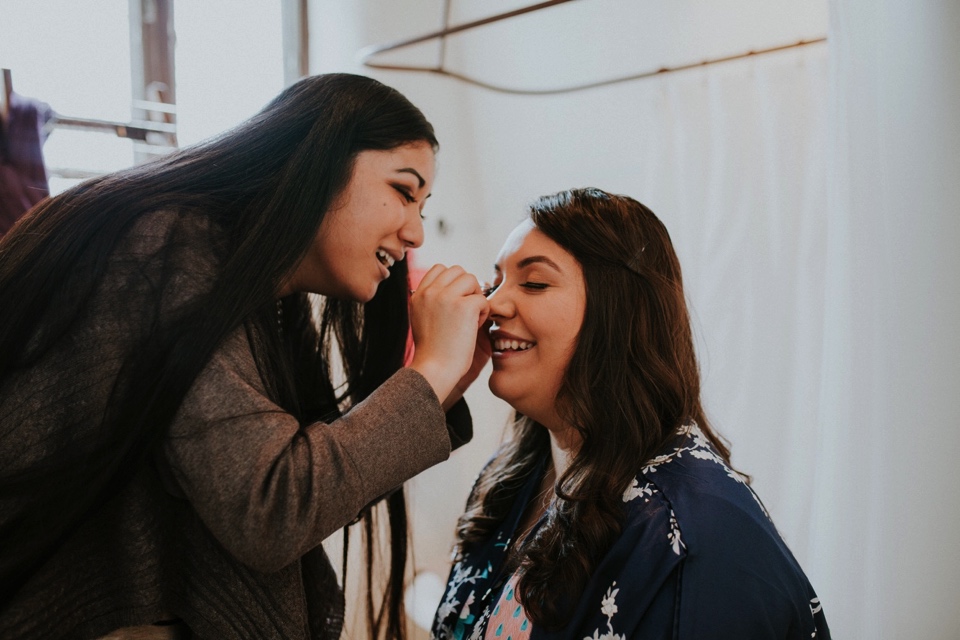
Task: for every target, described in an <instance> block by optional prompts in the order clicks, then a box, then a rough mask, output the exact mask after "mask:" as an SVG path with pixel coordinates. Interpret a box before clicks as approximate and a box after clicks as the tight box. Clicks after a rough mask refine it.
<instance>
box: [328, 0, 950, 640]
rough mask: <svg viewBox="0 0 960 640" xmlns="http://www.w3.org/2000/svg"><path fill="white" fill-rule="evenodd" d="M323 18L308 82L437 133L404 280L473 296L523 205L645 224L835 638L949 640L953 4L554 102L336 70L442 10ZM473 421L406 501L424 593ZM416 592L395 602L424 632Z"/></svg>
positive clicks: (839, 0) (916, 3)
mask: <svg viewBox="0 0 960 640" xmlns="http://www.w3.org/2000/svg"><path fill="white" fill-rule="evenodd" d="M316 4H317V5H318V6H319V7H320V8H321V9H323V8H328V9H329V8H330V7H331V3H330V2H329V1H327V0H323V1H321V0H316ZM577 4H578V5H579V3H577ZM747 4H748V3H746V2H745V3H744V5H745V8H744V12H743V15H742V16H741V18H744V17H745V16H746V15H751V16H752V15H755V14H754V13H753V12H751V11H750V10H749V7H748V6H746V5H747ZM336 6H337V8H336V10H335V12H336V11H339V12H340V14H350V15H349V16H346V15H340V14H336V15H338V16H340V17H341V18H344V19H343V20H340V19H338V20H336V21H330V20H327V21H323V20H322V19H321V18H320V17H317V18H315V20H316V23H315V24H313V25H312V27H313V28H314V32H315V33H316V34H317V36H318V38H317V40H316V42H319V43H320V44H319V45H316V47H317V48H316V49H315V51H314V56H315V64H314V67H313V68H314V70H315V71H327V70H349V71H357V72H360V73H366V74H369V75H375V76H377V77H380V78H381V79H382V80H384V81H385V82H387V83H388V84H391V85H393V86H395V87H397V88H398V89H400V90H401V91H402V92H404V93H405V94H406V95H407V96H408V97H410V98H411V99H412V100H413V102H414V103H416V104H417V105H418V106H420V107H421V108H422V109H423V110H424V112H425V113H426V114H427V116H428V117H429V118H430V119H431V120H432V121H433V122H434V124H435V125H436V126H437V131H438V135H439V137H440V140H441V145H442V148H441V153H440V168H439V174H438V180H437V184H436V186H435V189H434V198H432V199H431V203H430V205H429V206H428V209H427V215H428V223H427V225H428V226H427V243H426V245H425V246H424V247H423V249H421V250H420V251H418V255H417V258H418V261H419V262H420V264H429V263H432V262H435V261H436V262H444V263H446V264H450V263H460V264H463V265H464V266H466V267H467V268H468V269H471V270H473V271H475V272H477V273H478V274H479V275H480V276H481V278H483V277H485V276H486V275H488V273H489V265H490V263H491V261H492V259H493V257H494V256H495V254H496V252H497V250H498V249H499V246H500V243H501V242H502V241H503V239H504V238H505V237H506V235H507V233H508V232H509V230H510V229H511V228H512V226H513V225H514V224H515V223H516V221H517V220H518V219H519V218H520V216H522V213H523V206H524V204H525V203H526V202H528V201H529V200H531V199H532V198H534V197H536V196H538V195H541V194H544V193H549V192H553V191H557V190H559V189H564V188H569V187H576V186H587V185H592V186H597V187H600V188H604V189H607V190H610V191H614V192H619V193H625V194H629V195H632V196H634V197H636V198H637V199H639V200H641V201H642V202H644V203H645V204H647V205H649V206H650V207H651V208H652V209H653V210H654V211H655V212H656V213H657V214H658V215H659V216H660V217H661V218H662V219H663V220H664V222H665V223H666V225H667V227H668V229H669V230H670V232H671V235H672V237H673V240H674V244H675V245H676V247H677V249H678V252H679V254H680V259H681V263H682V265H683V268H684V277H685V284H686V287H687V293H688V298H689V301H690V306H691V311H692V313H693V322H694V329H695V333H696V336H697V343H698V349H699V353H700V357H701V366H702V369H703V378H704V397H705V402H706V405H707V411H708V414H709V415H710V416H711V418H712V419H713V422H714V426H715V427H716V428H717V429H718V430H719V431H720V432H721V433H722V434H724V435H725V436H726V437H727V438H728V439H729V440H730V441H731V444H732V451H733V459H734V464H735V465H736V466H737V467H738V468H740V469H741V470H742V471H744V472H746V473H748V474H751V475H752V476H753V478H754V486H755V487H756V488H757V490H758V492H759V493H760V495H761V497H762V498H763V500H764V502H765V504H766V505H767V507H768V508H769V510H770V512H771V514H772V516H773V518H774V520H775V522H776V524H777V526H778V528H779V529H780V531H781V532H782V534H783V536H784V538H785V539H786V540H787V542H788V544H789V545H790V547H791V548H792V549H793V551H794V553H795V555H796V556H797V557H798V559H799V560H800V563H801V564H802V565H803V566H804V568H805V569H806V571H807V574H808V575H809V577H810V579H811V581H812V583H813V585H814V587H815V588H816V589H817V591H818V592H819V594H820V596H821V599H822V601H823V603H824V607H825V611H826V614H827V619H828V621H829V622H830V625H831V628H832V630H833V632H834V637H835V638H852V639H853V638H855V639H867V638H869V639H875V638H881V639H893V638H924V639H928V638H934V639H939V638H944V639H946V638H960V606H957V605H960V588H958V587H960V544H958V543H957V542H956V540H957V539H958V538H960V490H958V486H960V473H958V472H957V468H958V465H957V463H956V462H955V458H956V457H957V455H958V454H960V399H958V398H960V394H958V390H960V365H958V363H960V340H958V339H957V337H956V332H957V331H958V330H960V253H958V247H960V206H958V204H957V203H960V66H958V63H960V44H958V43H960V2H957V1H956V0H939V1H935V0H831V2H830V25H829V41H828V43H827V44H818V45H811V46H808V47H803V48H797V49H792V50H788V51H784V52H781V53H777V54H769V55H765V56H759V57H754V58H750V59H748V60H744V61H739V62H731V63H725V64H719V65H713V66H709V67H704V68H701V69H697V70H693V71H686V72H681V73H676V74H667V75H663V76H661V77H658V78H655V79H651V80H645V81H639V82H632V83H627V84H622V85H614V86H610V87H606V88H603V89H597V90H592V91H587V92H583V93H577V94H568V95H563V96H556V97H549V98H544V97H516V96H504V95H499V94H492V93H490V92H487V91H484V90H480V89H475V88H470V87H465V86H464V85H461V84H458V83H455V82H454V81H452V80H448V79H442V78H437V77H433V76H423V75H410V74H400V73H390V72H376V71H371V70H369V69H363V68H361V67H359V66H352V67H351V66H350V65H351V64H355V63H353V62H348V61H349V60H355V58H354V57H353V55H354V52H355V51H356V50H357V49H359V48H360V47H361V46H363V45H367V44H371V43H374V42H383V41H389V40H392V39H395V38H397V37H400V36H401V35H409V34H414V33H418V32H420V31H422V30H423V25H424V24H428V20H429V19H430V17H431V16H433V15H434V13H435V12H436V7H427V8H426V9H424V10H423V13H422V14H419V15H417V16H411V15H410V11H409V7H408V8H407V9H406V10H404V11H400V10H396V11H395V12H394V13H392V14H390V15H386V14H384V13H381V14H378V15H376V16H374V15H372V14H370V12H367V13H366V14H363V13H362V12H360V10H359V9H357V10H355V11H354V10H352V9H351V10H348V9H346V8H345V5H339V4H338V5H336ZM581 6H582V7H584V9H583V10H587V9H586V8H588V7H589V6H592V5H590V3H583V5H581ZM600 9H602V7H601V8H598V11H599V10H600ZM638 10H639V9H638ZM681 10H682V8H680V7H678V8H677V11H681ZM331 11H333V9H331ZM384 11H385V12H386V13H389V11H387V10H386V9H384ZM811 11H812V12H813V13H816V9H811ZM490 12H491V11H490V10H489V9H485V10H483V11H481V13H482V14H487V13H490ZM314 15H317V16H319V12H318V13H315V14H314ZM351 16H352V18H351ZM434 17H435V16H434ZM346 18H350V19H346ZM556 18H557V20H558V22H556V23H552V27H551V28H552V29H561V28H563V27H562V24H561V23H562V15H560V14H559V13H558V14H557V16H556ZM771 19H772V18H771ZM397 21H403V22H402V24H403V28H404V29H406V30H405V31H403V32H402V33H399V32H396V31H395V30H394V29H392V28H391V25H395V24H397ZM811 23H816V16H814V18H812V19H811ZM344 25H348V26H349V27H350V29H345V28H344ZM823 26H824V28H826V25H823ZM569 28H570V29H571V32H570V33H568V34H566V36H564V37H567V36H568V37H569V38H572V39H574V40H579V39H580V38H579V36H578V35H577V29H578V25H571V26H570V27H569ZM760 32H762V29H761V30H760ZM551 33H553V32H551ZM556 33H557V37H558V38H560V37H561V35H562V34H560V33H559V32H556ZM806 35H816V34H806ZM511 37H512V36H511ZM684 37H685V38H686V39H687V40H689V41H691V42H696V40H697V35H696V34H685V36H684ZM738 37H740V36H738ZM495 38H496V32H495V31H491V32H490V36H489V39H486V40H485V38H481V37H480V36H479V35H478V36H477V37H475V38H472V39H465V41H463V42H461V41H458V40H455V39H454V40H451V41H450V42H449V43H448V50H449V51H450V52H451V54H452V55H453V59H455V60H456V59H462V60H468V61H469V63H470V64H471V65H480V66H479V67H471V68H465V69H460V70H461V71H465V72H471V74H472V75H476V76H480V77H491V76H496V75H497V74H498V73H504V72H506V71H508V70H506V69H504V67H503V66H502V65H501V66H500V67H497V68H492V67H491V68H487V69H485V68H482V65H483V64H484V62H483V61H484V59H485V58H484V55H483V52H482V51H480V50H478V51H473V52H471V53H470V55H466V54H464V55H461V56H460V57H459V58H458V57H457V56H456V53H457V51H456V47H458V46H465V47H466V46H469V47H482V46H485V44H484V43H485V42H486V44H489V42H490V41H491V40H493V39H495ZM521 41H522V39H516V40H511V41H510V42H509V43H508V44H510V46H512V47H513V49H512V51H513V55H514V56H515V58H516V60H517V66H520V65H522V64H527V65H531V64H533V65H539V67H540V68H542V72H543V74H544V76H545V77H550V78H552V79H556V78H561V79H562V78H563V74H564V69H565V68H566V66H565V65H569V64H572V63H574V62H577V61H578V58H579V57H578V56H577V55H573V54H576V52H571V54H572V55H571V58H570V59H563V58H562V57H560V54H553V55H552V56H551V57H547V58H545V57H542V55H541V53H540V52H539V51H538V50H537V49H536V48H531V49H530V50H525V49H524V48H523V47H522V46H521V45H520V44H518V43H519V42H521ZM749 46H750V43H746V42H745V43H743V44H737V43H730V47H731V51H737V50H740V49H742V48H746V47H749ZM694 59H695V57H694ZM325 61H326V63H325ZM580 62H582V61H580ZM637 64H638V66H639V68H645V67H646V64H645V62H644V61H639V62H638V63H637ZM587 70H589V69H587ZM578 72H585V71H584V68H583V64H580V66H579V67H578ZM505 84H511V82H509V81H508V82H505ZM512 84H514V85H516V84H522V83H516V82H513V83H512ZM557 84H562V83H559V82H558V83H557ZM439 219H443V220H444V223H445V224H444V230H443V231H441V230H439V226H437V221H438V220H439ZM468 399H469V400H470V403H471V407H472V409H473V412H474V417H475V428H476V431H477V436H476V438H475V441H474V442H473V443H472V444H470V445H468V446H467V447H466V448H464V449H463V450H461V451H458V452H456V453H455V454H454V457H453V460H451V461H450V462H448V463H446V464H444V465H440V466H438V467H436V468H434V469H431V470H429V471H428V472H426V473H425V474H423V475H421V476H420V477H419V478H418V479H417V480H416V481H415V482H414V483H413V486H412V491H411V497H412V502H413V508H412V515H413V522H414V543H415V554H416V565H417V568H418V569H419V570H420V571H423V572H433V573H436V574H439V575H441V576H442V577H445V575H446V573H445V572H446V570H447V568H448V566H449V565H448V559H449V555H448V554H449V549H450V544H451V542H452V540H453V525H454V522H455V519H456V517H457V515H459V513H460V511H461V510H462V507H463V501H464V499H465V497H466V494H467V491H468V490H469V487H470V484H471V482H472V480H473V478H474V476H475V474H476V472H477V471H478V470H479V468H480V467H481V465H482V464H483V463H484V462H485V461H486V459H487V458H488V457H489V455H490V454H491V452H492V450H493V448H494V446H495V445H496V442H497V440H498V439H499V434H500V431H501V428H502V425H503V424H504V421H505V418H506V416H507V413H508V411H507V408H506V407H505V406H504V405H503V404H502V403H501V402H500V401H499V400H497V399H495V398H493V397H492V396H491V395H490V393H489V392H488V391H487V390H486V388H485V385H484V384H482V381H481V384H478V385H476V386H475V387H474V388H472V389H471V390H470V391H469V392H468ZM426 591H429V590H425V592H426ZM425 592H422V593H421V594H420V598H419V599H418V601H417V602H414V603H412V604H413V605H414V606H415V607H420V608H422V609H424V610H425V611H426V616H425V617H429V613H431V612H432V608H433V607H435V605H436V602H435V601H432V600H431V598H434V597H437V598H438V597H439V596H437V595H436V594H434V595H430V594H429V593H427V594H426V595H424V593H425ZM414 613H415V614H416V612H414Z"/></svg>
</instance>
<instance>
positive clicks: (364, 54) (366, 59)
mask: <svg viewBox="0 0 960 640" xmlns="http://www.w3.org/2000/svg"><path fill="white" fill-rule="evenodd" d="M572 1H573V0H548V1H547V2H540V3H538V4H533V5H529V6H526V7H521V8H519V9H515V10H513V11H507V12H505V13H500V14H497V15H494V16H490V17H487V18H481V19H480V20H474V21H472V22H467V23H464V24H460V25H455V26H452V27H451V26H450V25H449V18H450V4H451V0H445V1H444V15H443V28H442V29H440V30H438V31H432V32H430V33H426V34H424V35H420V36H415V37H413V38H408V39H405V40H397V41H395V42H390V43H387V44H383V45H373V46H370V47H366V48H364V49H362V50H361V51H360V54H359V56H360V62H361V63H362V64H363V65H365V66H367V67H369V68H371V69H384V70H388V71H416V72H420V73H433V74H436V75H441V76H446V77H449V78H453V79H455V80H460V81H461V82H465V83H467V84H471V85H474V86H477V87H482V88H484V89H489V90H490V91H496V92H498V93H507V94H512V95H527V96H544V95H556V94H561V93H573V92H575V91H584V90H587V89H595V88H597V87H605V86H609V85H612V84H620V83H622V82H630V81H632V80H641V79H643V78H651V77H653V76H658V75H663V74H666V73H673V72H676V71H684V70H687V69H694V68H697V67H703V66H706V65H711V64H717V63H720V62H730V61H732V60H740V59H743V58H748V57H750V56H757V55H761V54H766V53H773V52H776V51H783V50H785V49H793V48H796V47H804V46H808V45H812V44H817V43H821V42H826V40H827V38H826V36H823V37H820V38H813V39H810V40H800V41H799V42H793V43H789V44H784V45H779V46H775V47H768V48H765V49H756V50H750V51H747V52H745V53H739V54H735V55H731V56H725V57H722V58H712V59H708V60H702V61H700V62H693V63H689V64H682V65H679V66H674V67H661V68H659V69H653V70H647V71H643V72H640V73H635V74H630V75H626V76H621V77H617V78H611V79H608V80H599V81H597V82H587V83H584V84H577V85H570V86H566V87H556V88H553V89H515V88H511V87H504V86H502V85H497V84H493V83H490V82H485V81H483V80H479V79H477V78H473V77H471V76H468V75H466V74H462V73H459V72H457V71H451V70H450V69H447V68H445V67H444V62H445V58H446V40H447V36H450V35H453V34H456V33H463V32H464V31H469V30H471V29H475V28H477V27H482V26H484V25H488V24H492V23H494V22H499V21H501V20H507V19H509V18H513V17H516V16H519V15H523V14H526V13H532V12H534V11H540V10H541V9H547V8H550V7H553V6H556V5H560V4H564V3H566V2H572ZM432 40H439V41H440V56H439V61H438V63H437V65H436V66H434V67H425V66H415V65H398V64H387V63H382V62H375V61H374V60H373V58H374V57H375V56H378V55H380V54H383V53H388V52H390V51H397V50H399V49H404V48H407V47H410V46H413V45H416V44H422V43H424V42H429V41H432Z"/></svg>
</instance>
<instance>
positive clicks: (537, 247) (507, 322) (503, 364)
mask: <svg viewBox="0 0 960 640" xmlns="http://www.w3.org/2000/svg"><path fill="white" fill-rule="evenodd" d="M495 270H496V279H495V280H494V283H493V284H494V287H493V288H494V291H493V293H491V294H490V295H489V296H488V298H489V301H490V319H491V320H492V322H493V324H492V326H491V327H490V339H491V343H492V345H493V373H492V375H491V376H490V390H491V391H492V392H493V394H494V395H495V396H497V397H498V398H502V399H504V400H506V401H507V402H509V403H510V405H511V406H512V407H513V408H514V409H516V410H517V411H519V412H520V413H522V414H524V415H526V416H528V417H530V418H533V419H534V420H536V421H537V422H539V423H540V424H542V425H544V426H545V427H547V428H550V429H551V430H554V429H556V430H562V429H563V428H564V427H565V425H563V424H562V423H561V421H560V419H559V418H558V416H557V412H556V397H557V392H558V391H559V389H560V381H561V380H562V379H563V375H564V373H565V372H566V370H567V365H568V364H569V363H570V357H571V356H572V355H573V351H574V348H575V347H576V344H577V336H578V335H579V333H580V327H581V326H582V325H583V314H584V310H585V308H586V289H585V287H584V280H583V269H582V268H581V267H580V263H578V262H577V260H576V259H575V258H574V257H573V256H572V255H571V254H570V253H568V252H567V251H566V249H564V248H563V247H561V246H560V245H558V244H557V243H556V242H554V241H553V240H551V239H550V238H548V237H547V236H546V235H545V234H544V233H543V232H541V231H540V230H539V229H537V228H536V227H535V226H534V225H533V223H532V222H531V221H529V220H528V221H525V222H523V223H521V224H520V225H519V226H518V227H517V228H516V229H514V230H513V232H512V233H511V234H510V236H509V237H508V238H507V241H506V242H505V243H504V245H503V248H502V249H501V250H500V255H499V256H497V263H496V267H495Z"/></svg>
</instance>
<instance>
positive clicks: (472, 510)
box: [458, 189, 730, 628]
mask: <svg viewBox="0 0 960 640" xmlns="http://www.w3.org/2000/svg"><path fill="white" fill-rule="evenodd" d="M530 218H531V220H532V221H533V223H534V224H535V225H536V228H537V229H539V230H540V231H541V232H543V233H544V234H545V235H547V236H548V237H549V238H550V239H551V240H553V241H554V242H556V243H557V244H559V245H560V246H561V247H563V248H564V249H565V250H566V251H568V252H569V253H570V254H571V255H573V257H574V258H576V260H577V262H579V264H580V266H581V267H582V268H583V275H584V283H585V288H586V310H585V312H584V319H583V326H582V328H581V330H580V334H579V336H578V339H577V345H576V348H575V350H574V352H573V355H572V356H571V359H570V363H569V365H568V366H567V370H566V372H565V373H564V375H563V379H562V381H561V384H560V390H559V392H558V394H557V398H556V403H557V407H558V411H559V413H560V415H561V417H562V418H564V420H565V421H566V422H567V423H568V424H570V425H573V427H574V428H575V429H576V430H577V432H578V433H579V435H580V438H581V441H582V444H581V446H580V449H579V451H578V452H577V453H576V455H575V456H574V458H573V459H572V461H571V463H570V466H569V468H568V469H567V470H566V472H565V473H564V474H563V475H562V476H561V477H559V478H558V479H557V482H556V485H555V492H556V498H555V500H554V501H553V503H552V505H551V506H550V508H549V509H548V510H547V515H546V521H545V522H544V524H543V526H541V527H540V528H539V530H538V531H537V533H536V534H535V536H534V537H533V538H532V539H529V540H528V541H527V542H526V543H525V544H524V545H523V546H522V548H521V549H520V550H519V552H518V553H517V554H515V559H514V561H513V564H514V566H513V567H511V568H514V569H517V570H518V571H519V575H520V580H519V585H518V589H517V591H518V596H519V599H520V601H521V602H522V603H523V606H524V608H525V609H526V612H527V614H528V615H529V617H530V619H531V620H532V621H533V622H534V623H535V624H537V625H540V626H543V627H545V628H557V627H560V626H562V625H563V624H564V623H565V622H566V620H567V618H568V616H569V612H571V611H573V610H574V605H575V603H576V601H577V600H578V599H579V597H580V595H581V594H582V592H583V589H584V587H585V586H586V583H587V581H588V580H589V578H590V575H591V574H592V572H593V570H594V569H595V568H596V566H597V564H598V563H599V562H600V560H601V559H602V558H603V556H604V555H605V554H606V552H607V550H608V549H609V548H610V547H611V545H612V544H613V543H614V542H615V541H616V539H617V537H618V536H619V535H620V532H621V527H622V522H623V504H622V500H621V496H622V494H623V492H624V490H625V489H626V488H627V487H628V486H629V485H630V482H631V481H632V479H633V478H634V477H635V476H636V474H637V472H638V471H639V469H640V466H641V465H642V464H643V463H644V462H645V461H647V460H649V459H650V458H651V457H653V456H654V455H655V454H656V452H657V451H658V450H659V449H660V448H661V447H663V446H664V445H665V444H666V443H667V442H668V441H669V440H670V439H671V438H672V437H674V436H675V434H676V433H677V429H678V427H680V426H681V425H683V424H684V423H687V422H690V421H694V422H696V423H697V424H698V425H699V426H700V428H701V430H702V431H703V432H704V434H705V435H706V436H707V437H708V438H709V439H710V441H711V442H712V444H713V445H714V446H715V447H716V449H717V451H718V452H719V453H720V455H721V456H722V457H723V458H724V459H725V460H727V461H729V456H730V452H729V450H728V448H727V447H726V445H725V444H724V443H723V441H722V440H721V439H720V438H719V437H718V436H717V435H716V434H715V433H714V432H713V431H712V430H711V428H710V425H709V423H708V421H707V419H706V416H705V415H704V411H703V407H702V406H701V402H700V372H699V367H698V365H697V358H696V353H695V352H694V346H693V337H692V333H691V329H690V319H689V316H688V313H687V305H686V301H685V298H684V293H683V282H682V278H681V274H680V262H679V260H678V259H677V255H676V253H675V252H674V249H673V245H672V243H671V241H670V236H669V234H668V233H667V229H666V227H664V225H663V223H662V222H661V221H660V220H659V219H658V218H657V217H656V216H655V215H654V214H653V212H652V211H650V209H648V208H647V207H645V206H644V205H642V204H640V203H639V202H637V201H636V200H634V199H632V198H629V197H627V196H621V195H614V194H609V193H606V192H604V191H601V190H599V189H573V190H570V191H563V192H561V193H557V194H554V195H550V196H544V197H542V198H540V199H538V200H537V201H536V202H534V203H533V204H532V205H531V206H530ZM549 456H550V440H549V436H548V434H547V431H546V429H545V428H544V427H543V426H542V425H540V424H538V423H536V422H535V421H533V420H532V419H530V418H528V417H526V416H524V415H522V414H520V413H519V412H518V413H517V414H516V417H515V422H514V424H513V437H512V438H511V439H510V440H509V441H508V442H507V443H506V444H505V445H504V446H503V447H502V448H501V449H500V451H499V452H498V453H497V455H496V456H495V457H494V459H493V460H492V461H491V462H490V463H489V464H488V465H487V467H486V468H485V469H484V470H483V471H482V472H481V474H480V478H479V480H478V482H477V486H476V489H475V491H474V493H473V495H472V496H471V498H470V500H469V502H468V505H467V510H466V513H464V515H463V516H462V517H461V518H460V521H459V526H458V536H459V543H458V552H459V553H463V552H465V551H468V550H469V549H470V547H471V546H472V545H475V544H479V543H482V542H483V541H486V540H487V539H488V538H489V537H490V536H491V535H492V534H493V532H494V530H495V529H496V528H497V526H499V524H500V523H501V522H503V520H504V518H505V517H506V516H507V513H508V512H509V509H510V506H511V505H512V503H513V501H514V500H515V498H516V495H517V493H518V491H519V490H520V488H521V487H522V486H523V484H524V482H525V481H526V480H527V479H528V478H529V477H530V475H531V474H532V473H534V472H535V470H536V468H537V467H538V463H539V462H540V461H542V460H543V459H544V458H545V457H549Z"/></svg>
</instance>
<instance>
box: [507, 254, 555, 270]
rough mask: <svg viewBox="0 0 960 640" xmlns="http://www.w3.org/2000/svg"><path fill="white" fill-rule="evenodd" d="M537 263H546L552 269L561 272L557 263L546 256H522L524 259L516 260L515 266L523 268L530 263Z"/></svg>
mask: <svg viewBox="0 0 960 640" xmlns="http://www.w3.org/2000/svg"><path fill="white" fill-rule="evenodd" d="M538 263H539V264H545V265H547V266H548V267H552V268H553V269H554V271H558V272H560V273H563V269H561V268H560V267H559V266H557V263H556V262H554V261H553V260H551V259H550V258H548V257H547V256H529V257H527V258H524V259H523V260H521V261H520V262H518V263H517V268H518V269H523V268H525V267H529V266H530V265H531V264H538Z"/></svg>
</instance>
